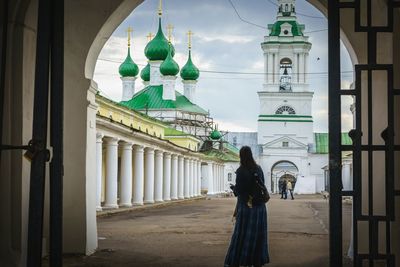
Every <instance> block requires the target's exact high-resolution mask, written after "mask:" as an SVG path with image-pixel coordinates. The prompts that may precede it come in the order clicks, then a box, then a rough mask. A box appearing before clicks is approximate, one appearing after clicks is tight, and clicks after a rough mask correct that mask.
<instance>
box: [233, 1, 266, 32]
mask: <svg viewBox="0 0 400 267" xmlns="http://www.w3.org/2000/svg"><path fill="white" fill-rule="evenodd" d="M228 1H229V3H230V4H231V6H232V8H233V10H235V13H236V15H237V16H238V17H239V19H240V20H241V21H243V22H244V23H247V24H250V25H253V26H256V27H259V28H262V29H268V28H267V27H264V26H261V25H259V24H256V23H253V22H251V21H248V20H245V19H244V18H242V16H240V14H239V11H238V10H237V9H236V7H235V5H234V4H233V2H232V0H228Z"/></svg>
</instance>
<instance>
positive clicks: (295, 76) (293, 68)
mask: <svg viewBox="0 0 400 267" xmlns="http://www.w3.org/2000/svg"><path fill="white" fill-rule="evenodd" d="M277 2H278V10H277V16H276V20H275V22H274V23H273V24H269V25H268V29H269V33H268V35H266V36H265V37H264V42H263V43H262V44H261V48H262V50H263V52H264V73H265V75H264V84H263V87H262V90H261V91H259V92H258V95H259V99H260V115H259V117H258V144H259V145H261V146H262V147H263V152H262V155H261V160H262V161H263V163H262V165H263V168H264V171H267V172H268V171H269V170H270V169H271V166H273V164H275V163H276V162H277V161H279V160H284V159H288V158H292V162H297V163H295V164H296V165H297V167H298V168H299V171H300V173H301V175H307V174H306V171H305V169H306V166H303V167H304V168H303V167H302V165H303V163H300V162H302V159H301V158H304V155H307V153H308V151H309V147H311V145H312V144H313V143H314V136H313V118H312V99H313V95H314V93H313V92H312V91H311V90H310V88H309V84H308V75H307V73H308V61H309V59H308V57H309V52H310V50H311V43H310V42H309V40H308V39H309V38H308V36H306V35H305V34H304V30H305V26H304V25H303V24H300V23H299V22H298V21H297V17H296V1H295V0H277ZM267 184H268V182H267Z"/></svg>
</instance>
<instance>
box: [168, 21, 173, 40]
mask: <svg viewBox="0 0 400 267" xmlns="http://www.w3.org/2000/svg"><path fill="white" fill-rule="evenodd" d="M173 30H174V25H172V24H168V26H167V31H168V41H169V42H171V41H172V31H173Z"/></svg>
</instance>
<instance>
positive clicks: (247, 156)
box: [224, 146, 269, 267]
mask: <svg viewBox="0 0 400 267" xmlns="http://www.w3.org/2000/svg"><path fill="white" fill-rule="evenodd" d="M239 154H240V167H239V168H238V169H237V170H236V185H235V186H232V189H233V192H234V193H235V196H237V204H236V210H235V215H234V216H236V223H235V229H234V232H233V234H232V239H231V242H230V245H229V248H228V252H227V255H226V257H225V264H224V267H239V266H254V267H261V266H263V265H264V264H267V263H269V253H268V228H267V209H266V206H265V202H264V201H259V200H258V199H256V198H253V197H252V196H253V195H254V194H253V192H254V188H255V185H256V181H258V180H260V182H261V183H262V185H264V182H265V181H264V173H263V171H262V169H261V167H260V166H258V165H257V164H256V162H255V161H254V158H253V154H252V152H251V149H250V147H248V146H244V147H242V148H241V149H240V153H239Z"/></svg>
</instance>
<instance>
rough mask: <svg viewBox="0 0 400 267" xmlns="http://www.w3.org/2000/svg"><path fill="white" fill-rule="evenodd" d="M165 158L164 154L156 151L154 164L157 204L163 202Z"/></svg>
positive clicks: (155, 198)
mask: <svg viewBox="0 0 400 267" xmlns="http://www.w3.org/2000/svg"><path fill="white" fill-rule="evenodd" d="M163 157H164V152H163V151H161V150H156V152H155V162H154V165H155V166H154V200H155V201H156V202H162V201H163V168H164V166H163Z"/></svg>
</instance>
